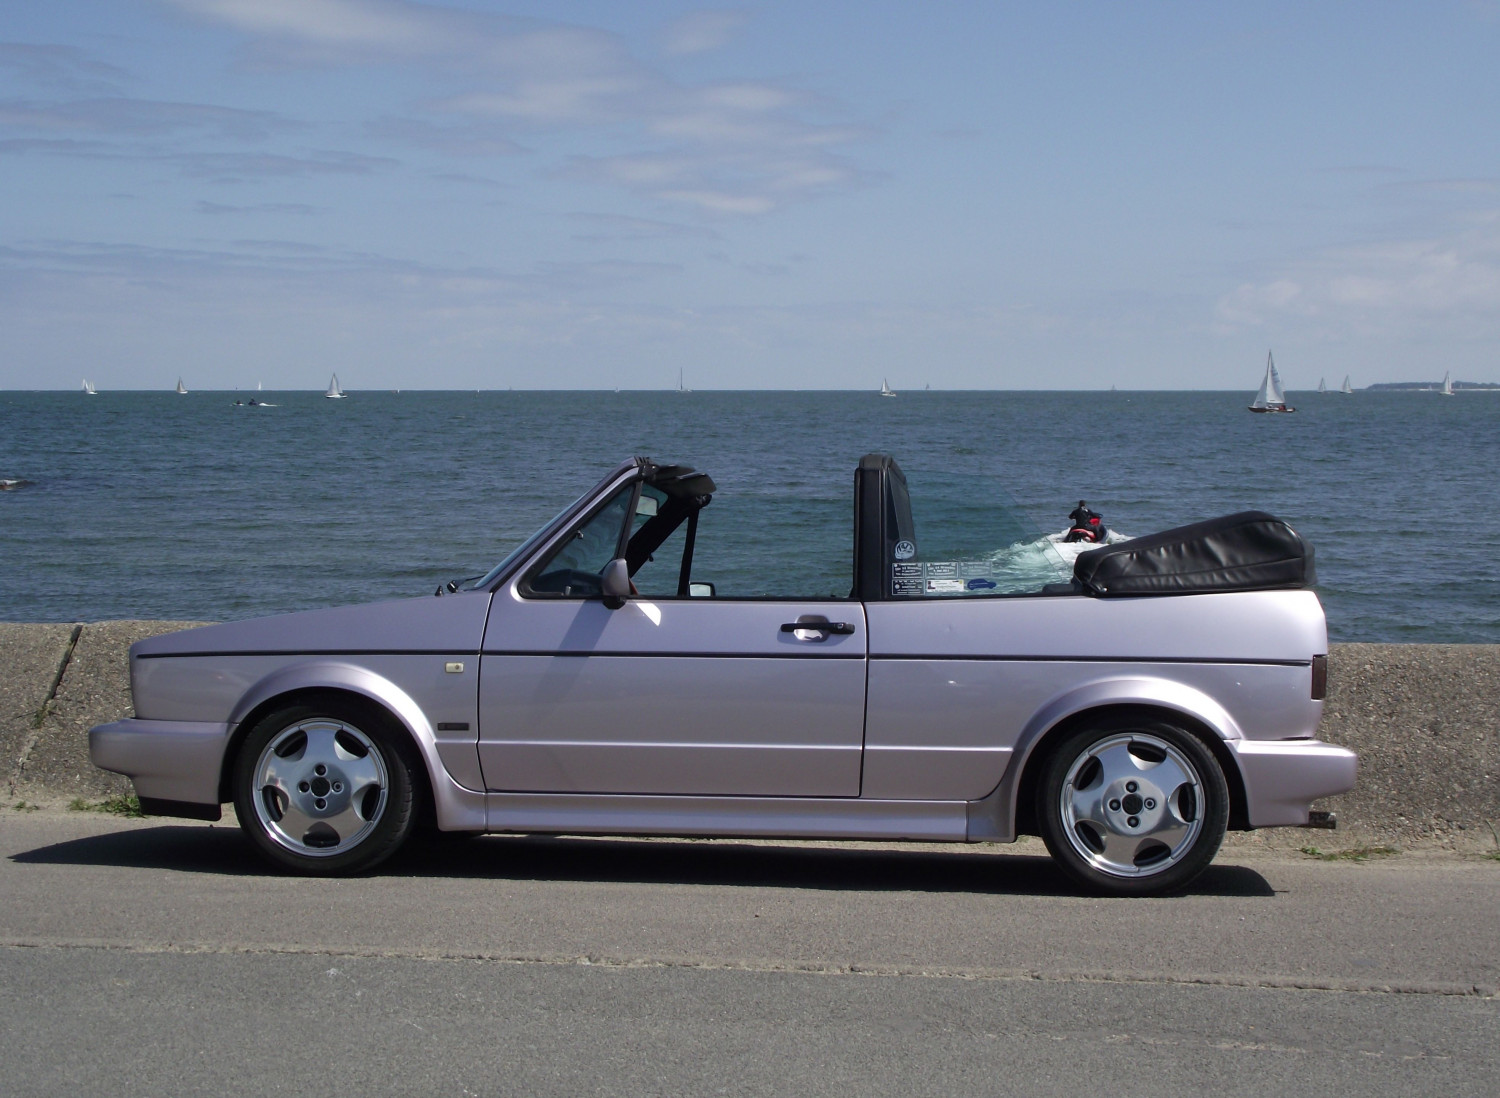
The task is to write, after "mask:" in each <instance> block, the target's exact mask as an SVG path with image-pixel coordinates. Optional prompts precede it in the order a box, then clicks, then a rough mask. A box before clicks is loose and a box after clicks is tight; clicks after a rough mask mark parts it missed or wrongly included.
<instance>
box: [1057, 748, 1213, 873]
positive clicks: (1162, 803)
mask: <svg viewBox="0 0 1500 1098" xmlns="http://www.w3.org/2000/svg"><path fill="white" fill-rule="evenodd" d="M1061 797H1062V803H1061V805H1060V808H1061V809H1062V818H1063V824H1064V830H1065V832H1066V834H1067V837H1068V841H1069V842H1070V843H1071V844H1072V846H1073V849H1074V850H1075V851H1077V853H1078V855H1079V856H1080V857H1082V858H1083V860H1084V861H1086V862H1088V863H1089V865H1091V866H1093V867H1094V868H1095V869H1097V870H1100V871H1101V872H1104V873H1109V874H1112V875H1114V876H1117V877H1145V876H1151V875H1153V874H1156V873H1161V872H1163V871H1164V870H1167V869H1170V868H1171V867H1172V866H1173V865H1176V864H1177V863H1178V862H1179V861H1180V860H1181V859H1182V858H1183V857H1184V856H1185V855H1186V854H1187V853H1188V852H1189V851H1190V850H1191V849H1192V848H1193V843H1194V841H1195V840H1196V839H1197V838H1198V835H1199V833H1200V832H1201V831H1202V830H1203V815H1202V813H1203V780H1202V778H1201V777H1200V775H1199V774H1198V771H1197V768H1196V767H1194V765H1193V764H1192V762H1191V761H1190V760H1189V759H1188V757H1187V756H1186V755H1184V754H1183V753H1182V752H1181V751H1180V750H1178V749H1177V748H1176V747H1175V746H1173V745H1172V744H1171V743H1170V742H1169V741H1167V740H1165V739H1162V738H1161V737H1158V736H1152V735H1149V734H1146V733H1142V732H1127V733H1122V734H1120V735H1118V736H1110V737H1107V738H1106V739H1103V740H1100V741H1099V742H1098V743H1096V744H1094V745H1093V746H1091V747H1090V748H1089V749H1088V750H1087V751H1085V752H1084V753H1083V754H1081V755H1079V756H1078V758H1077V759H1075V760H1074V761H1073V765H1072V766H1071V767H1070V768H1069V769H1068V774H1067V777H1066V779H1065V780H1064V781H1063V787H1062V794H1061Z"/></svg>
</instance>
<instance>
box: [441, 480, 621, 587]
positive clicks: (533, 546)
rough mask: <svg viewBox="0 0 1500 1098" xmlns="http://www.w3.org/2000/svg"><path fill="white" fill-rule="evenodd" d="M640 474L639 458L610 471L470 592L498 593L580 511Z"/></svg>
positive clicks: (510, 553)
mask: <svg viewBox="0 0 1500 1098" xmlns="http://www.w3.org/2000/svg"><path fill="white" fill-rule="evenodd" d="M640 471H641V465H640V461H639V459H632V460H630V461H626V462H622V463H621V464H620V465H618V466H616V467H615V468H614V469H613V470H611V471H610V473H609V475H608V476H606V477H604V479H602V480H600V481H599V482H598V483H597V484H595V485H594V486H593V487H592V488H590V489H589V490H588V491H587V492H584V493H583V494H582V495H581V496H579V497H578V498H577V499H575V500H574V501H573V502H572V503H570V504H568V505H567V506H566V507H564V508H563V509H562V510H561V511H559V512H558V513H557V514H556V516H554V517H553V518H552V519H551V520H550V521H549V522H547V523H545V524H543V525H542V526H541V527H540V528H539V529H538V530H537V531H536V532H535V533H534V534H532V535H531V536H530V537H529V538H527V539H526V540H525V541H523V542H521V544H520V545H518V546H516V547H515V548H514V549H512V550H511V551H510V552H509V553H507V554H506V555H505V556H504V558H502V559H501V561H500V563H498V564H496V565H495V566H494V567H493V568H491V569H490V570H489V571H488V572H486V573H485V574H484V575H483V576H481V577H480V578H479V579H477V580H475V581H474V584H473V586H471V587H470V588H469V590H471V591H483V590H488V591H490V592H494V591H497V590H499V588H500V587H501V586H503V585H504V584H505V583H506V582H507V581H508V580H510V579H511V578H512V577H513V576H514V575H515V574H516V573H517V572H518V571H519V570H521V568H522V567H524V565H525V564H526V563H527V562H528V561H529V560H531V558H532V557H534V556H535V555H536V554H537V553H538V552H539V551H541V550H543V549H545V547H546V546H547V545H548V543H549V542H550V541H552V540H553V539H554V538H555V537H556V536H557V535H558V534H559V533H560V532H561V531H562V530H563V529H564V528H566V527H567V526H569V525H570V524H571V523H572V522H573V521H574V520H575V519H576V518H577V517H578V515H579V513H580V512H582V511H584V510H585V509H586V508H588V506H589V505H590V504H591V503H592V502H593V501H594V500H596V499H597V498H599V497H600V496H601V495H602V494H605V493H607V492H609V491H610V490H612V489H614V488H615V487H616V486H617V485H619V484H620V483H622V482H621V477H622V476H625V475H627V474H629V475H633V476H634V475H639V474H640Z"/></svg>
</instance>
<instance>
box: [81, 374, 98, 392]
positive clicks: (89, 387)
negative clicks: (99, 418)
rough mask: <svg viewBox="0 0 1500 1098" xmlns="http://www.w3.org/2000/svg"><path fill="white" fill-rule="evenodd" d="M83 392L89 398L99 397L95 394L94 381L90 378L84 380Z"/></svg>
mask: <svg viewBox="0 0 1500 1098" xmlns="http://www.w3.org/2000/svg"><path fill="white" fill-rule="evenodd" d="M83 391H84V392H85V393H87V394H88V395H89V396H98V395H99V394H98V393H96V392H94V383H93V382H92V381H90V380H89V379H88V378H84V379H83Z"/></svg>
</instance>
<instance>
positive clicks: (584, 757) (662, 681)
mask: <svg viewBox="0 0 1500 1098" xmlns="http://www.w3.org/2000/svg"><path fill="white" fill-rule="evenodd" d="M606 497H607V498H604V499H603V501H602V502H601V503H600V504H599V505H598V506H596V507H595V508H594V509H593V510H592V511H591V512H590V513H589V514H588V515H587V516H586V517H585V518H583V519H581V520H579V521H578V522H576V523H575V524H574V525H573V526H572V527H571V528H569V529H568V530H567V531H565V532H564V533H563V535H562V536H561V537H560V538H559V539H558V540H556V541H554V542H553V543H552V544H550V545H549V546H547V547H546V548H544V549H543V550H542V552H541V554H540V555H539V558H538V559H539V561H540V562H541V563H540V564H538V565H537V566H535V567H530V568H528V569H527V570H525V571H524V572H523V573H521V574H520V575H518V576H517V577H516V578H514V579H512V580H511V581H510V582H508V583H506V584H505V585H503V586H502V587H500V588H499V589H498V590H497V591H496V592H495V596H494V599H493V601H492V605H491V609H490V616H489V620H488V623H487V625H486V629H485V637H484V645H483V652H482V655H481V660H480V724H479V756H480V764H481V767H482V769H483V774H484V781H485V785H486V787H487V788H488V789H490V790H494V791H514V792H538V793H613V794H669V795H670V794H682V795H700V796H733V795H741V796H786V797H857V796H858V795H859V791H860V770H861V754H862V749H863V739H864V719H865V659H866V639H865V638H866V633H865V618H864V612H863V608H862V607H861V605H860V604H859V603H858V602H855V601H851V600H842V599H827V598H824V599H732V598H718V597H688V596H686V595H679V594H675V593H674V594H670V595H661V594H658V595H651V594H646V595H639V594H637V595H632V596H631V597H629V598H628V599H626V600H625V601H624V604H623V605H620V606H618V608H616V609H610V608H609V607H608V606H607V605H606V603H605V600H604V599H603V598H602V597H601V586H600V573H601V572H602V571H603V569H604V566H605V565H606V564H608V562H609V560H610V559H611V557H613V556H615V555H617V554H619V555H623V553H622V547H623V546H624V544H625V535H622V534H620V531H621V524H622V523H624V524H625V531H626V534H628V531H629V528H630V526H629V522H628V521H627V516H630V515H631V514H632V512H633V510H634V509H635V508H637V507H638V506H639V505H640V500H641V498H642V496H641V490H640V486H639V484H635V485H632V484H626V485H624V486H622V487H619V488H618V489H616V490H614V491H613V492H611V493H606ZM636 521H639V516H636ZM617 538H618V539H619V540H618V541H617V540H616V539H617ZM689 544H691V538H689ZM690 552H691V550H689V553H690ZM687 586H688V584H687V576H686V570H685V569H684V575H683V580H682V587H683V589H684V590H685V589H686V588H687Z"/></svg>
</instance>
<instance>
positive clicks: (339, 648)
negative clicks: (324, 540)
mask: <svg viewBox="0 0 1500 1098" xmlns="http://www.w3.org/2000/svg"><path fill="white" fill-rule="evenodd" d="M489 604H490V595H489V592H487V591H465V592H461V593H459V594H456V595H448V596H445V597H443V598H434V597H432V596H428V597H426V598H419V599H403V600H401V601H398V602H377V603H368V604H366V605H363V606H340V607H336V608H333V609H329V610H308V611H304V612H302V613H298V614H278V615H277V616H275V617H270V618H254V619H252V620H250V621H232V622H226V623H224V624H222V625H205V626H201V627H199V628H197V629H184V630H182V631H181V632H178V633H164V634H162V635H161V636H157V637H148V638H147V639H145V640H142V641H137V642H136V643H135V644H133V645H131V646H130V655H131V657H132V658H140V657H147V658H157V657H161V656H202V655H209V654H221V653H222V654H226V655H227V654H234V655H270V654H324V653H326V654H339V653H346V652H364V653H371V652H390V653H406V652H478V651H479V646H480V641H481V640H483V638H484V620H485V615H486V614H487V613H488V611H489Z"/></svg>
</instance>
